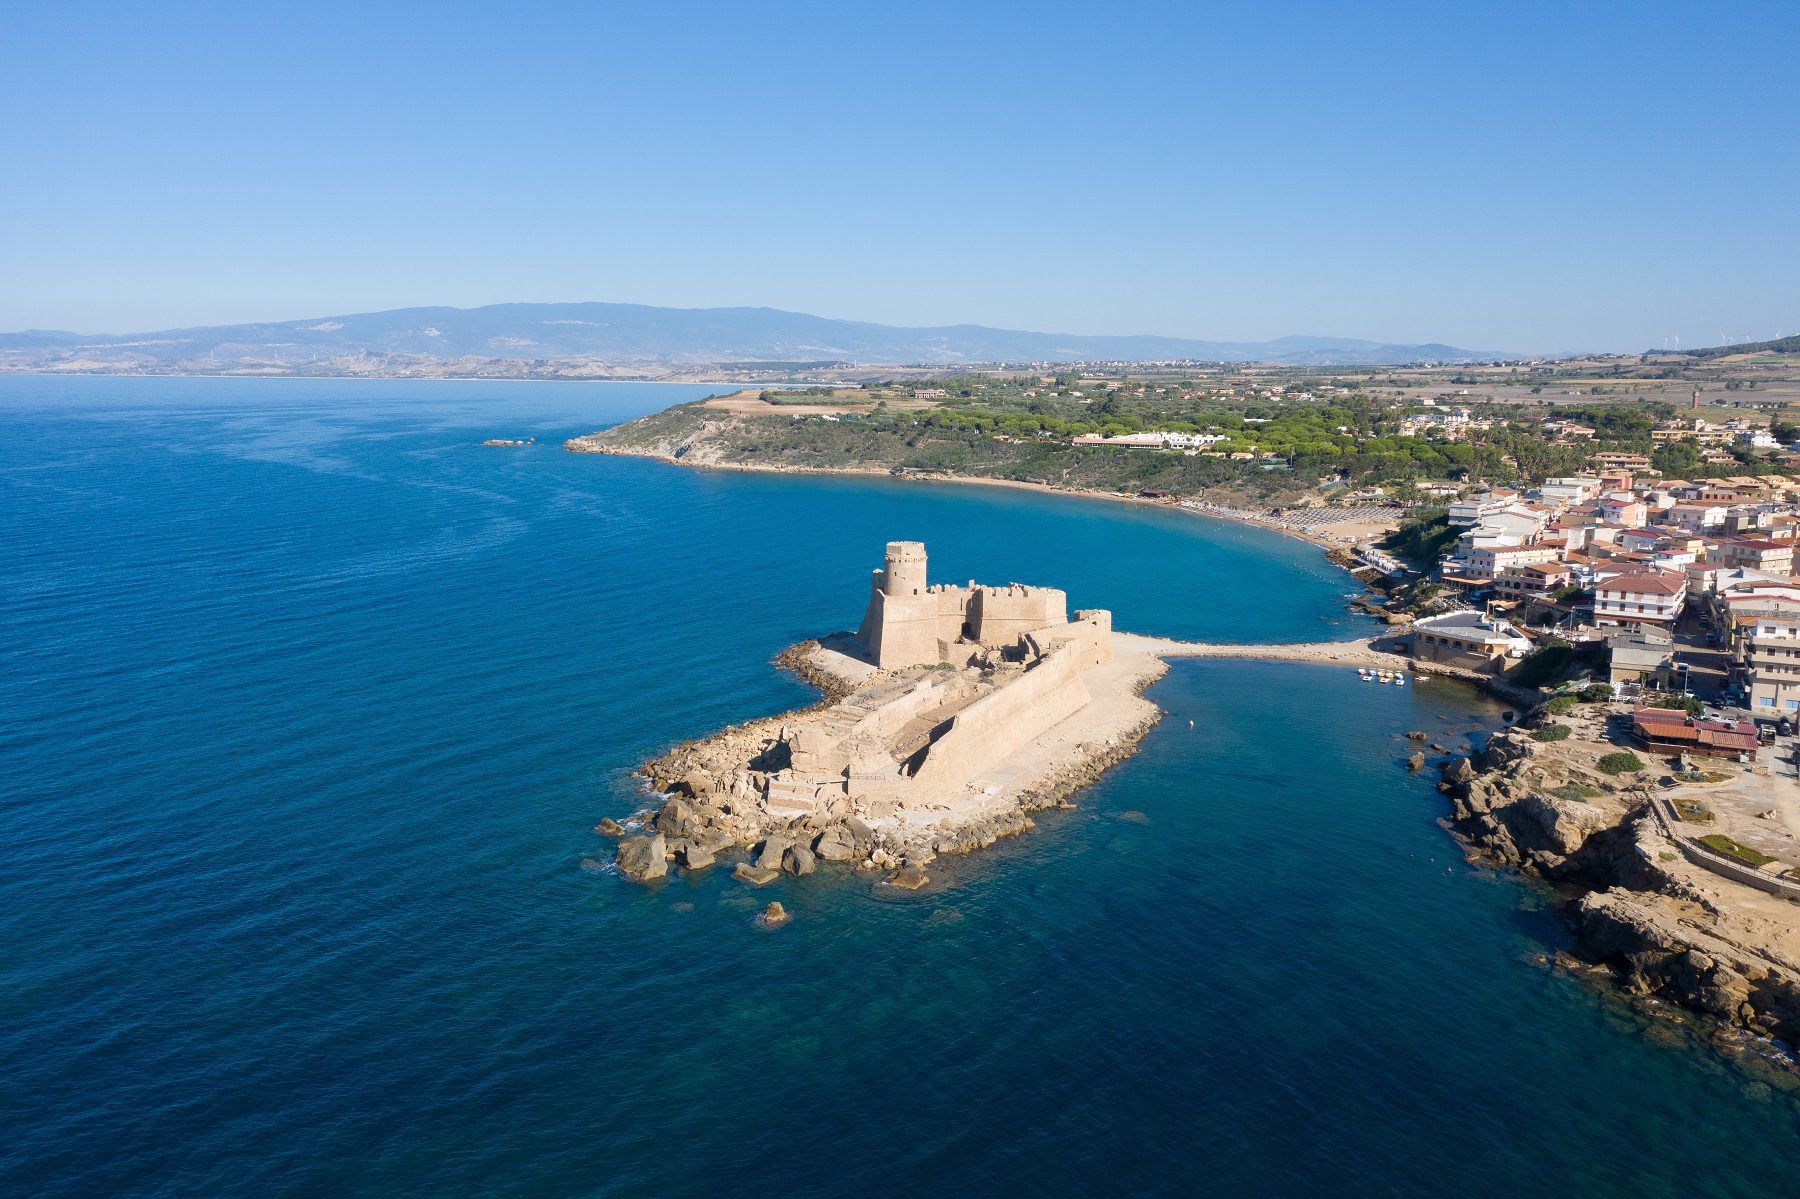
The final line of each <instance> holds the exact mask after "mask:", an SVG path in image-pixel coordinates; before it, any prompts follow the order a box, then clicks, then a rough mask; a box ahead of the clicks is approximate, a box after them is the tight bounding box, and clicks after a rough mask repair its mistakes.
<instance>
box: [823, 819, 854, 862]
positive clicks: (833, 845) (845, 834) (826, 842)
mask: <svg viewBox="0 0 1800 1199" xmlns="http://www.w3.org/2000/svg"><path fill="white" fill-rule="evenodd" d="M813 852H814V853H815V854H817V855H818V856H819V857H821V858H824V859H825V860H826V861H827V862H848V861H851V860H852V859H854V858H856V857H858V856H860V855H858V854H857V852H856V837H855V836H854V835H853V834H852V833H851V832H850V830H849V829H848V828H846V827H844V826H843V825H841V824H834V825H832V826H831V827H830V828H828V829H826V830H825V831H824V832H822V833H820V834H819V836H818V839H817V840H815V841H814V842H813Z"/></svg>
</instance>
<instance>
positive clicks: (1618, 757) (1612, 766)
mask: <svg viewBox="0 0 1800 1199" xmlns="http://www.w3.org/2000/svg"><path fill="white" fill-rule="evenodd" d="M1595 765H1596V766H1598V767H1599V769H1600V773H1602V774H1631V773H1633V772H1635V771H1639V770H1642V769H1643V768H1644V762H1643V759H1642V758H1640V757H1638V756H1637V755H1636V754H1634V753H1632V752H1631V751H1630V750H1627V749H1622V750H1620V751H1618V752H1617V753H1610V754H1607V755H1606V756H1605V757H1604V758H1601V759H1600V761H1599V762H1597V763H1595Z"/></svg>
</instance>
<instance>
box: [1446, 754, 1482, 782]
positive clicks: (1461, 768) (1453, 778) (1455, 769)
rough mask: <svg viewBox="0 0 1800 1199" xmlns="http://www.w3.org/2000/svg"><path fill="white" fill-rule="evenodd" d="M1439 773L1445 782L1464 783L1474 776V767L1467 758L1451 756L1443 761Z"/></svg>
mask: <svg viewBox="0 0 1800 1199" xmlns="http://www.w3.org/2000/svg"><path fill="white" fill-rule="evenodd" d="M1440 774H1441V776H1442V778H1443V780H1444V781H1445V782H1446V783H1466V782H1468V781H1469V780H1470V779H1472V778H1474V777H1475V767H1474V766H1473V765H1471V764H1470V762H1469V759H1467V758H1451V759H1450V760H1449V761H1448V762H1446V763H1444V765H1443V768H1442V770H1441V771H1440Z"/></svg>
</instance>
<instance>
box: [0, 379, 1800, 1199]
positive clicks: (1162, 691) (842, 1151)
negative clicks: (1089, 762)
mask: <svg viewBox="0 0 1800 1199" xmlns="http://www.w3.org/2000/svg"><path fill="white" fill-rule="evenodd" d="M703 390H704V389H697V388H695V389H681V388H666V387H652V386H635V385H601V384H568V385H550V384H519V385H496V384H477V383H443V384H439V383H340V382H298V381H265V380H257V381H249V380H246V381H221V380H123V379H121V380H79V379H24V378H6V379H0V497H3V500H0V549H3V551H4V552H3V553H0V587H3V591H0V703H3V709H0V710H3V711H4V722H3V724H0V793H3V796H4V800H3V806H0V996H3V999H0V1002H3V1003H4V1007H3V1008H0V1016H3V1020H0V1061H3V1062H4V1074H3V1075H0V1130H3V1135H0V1193H5V1194H9V1195H12V1194H18V1195H51V1196H77V1195H80V1196H87V1195H95V1196H98V1195H106V1196H119V1195H131V1196H137V1195H156V1196H184V1197H185V1196H215V1195H225V1196H286V1195H293V1196H300V1195H330V1196H338V1195H358V1196H383V1195H429V1196H463V1195H483V1196H487V1195H502V1196H515V1195H516V1196H564V1195H646V1196H648V1195H710V1194H718V1193H722V1192H726V1191H728V1190H732V1191H735V1190H745V1191H750V1190H755V1191H764V1190H766V1191H769V1192H771V1193H777V1194H784V1195H840V1194H859V1193H870V1192H874V1191H877V1190H912V1189H920V1190H930V1191H933V1192H938V1193H995V1194H1031V1195H1039V1194H1195V1193H1200V1194H1230V1195H1237V1194H1257V1195H1314V1194H1358V1195H1389V1194H1417V1195H1426V1194H1432V1195H1435V1194H1443V1193H1457V1194H1462V1195H1477V1196H1484V1195H1494V1196H1514V1195H1517V1194H1521V1193H1526V1194H1530V1193H1540V1194H1582V1195H1585V1196H1613V1195H1619V1196H1625V1195H1652V1196H1660V1195H1671V1196H1672V1195H1694V1194H1719V1195H1765V1194H1774V1193H1781V1192H1783V1191H1785V1190H1786V1189H1789V1188H1790V1181H1789V1180H1790V1176H1791V1174H1792V1171H1793V1168H1794V1163H1795V1162H1796V1161H1800V1135H1797V1132H1796V1119H1797V1117H1796V1110H1795V1108H1794V1106H1793V1105H1792V1104H1791V1103H1790V1102H1789V1101H1788V1100H1787V1099H1785V1098H1781V1097H1779V1096H1777V1097H1776V1098H1774V1099H1773V1101H1758V1096H1760V1095H1762V1092H1759V1091H1758V1090H1757V1089H1756V1088H1754V1087H1752V1088H1751V1089H1750V1090H1749V1091H1748V1092H1746V1091H1745V1090H1744V1089H1743V1088H1744V1085H1745V1081H1746V1080H1745V1079H1744V1077H1743V1076H1741V1075H1739V1074H1737V1073H1735V1072H1733V1071H1731V1070H1729V1069H1727V1068H1725V1067H1723V1066H1721V1065H1720V1063H1719V1062H1718V1060H1716V1059H1715V1058H1714V1057H1713V1056H1711V1055H1710V1054H1708V1053H1706V1052H1698V1051H1694V1050H1692V1049H1682V1048H1674V1049H1670V1048H1662V1047H1659V1046H1657V1045H1654V1044H1652V1043H1650V1041H1649V1040H1647V1039H1646V1037H1645V1036H1644V1034H1643V1027H1642V1022H1641V1021H1637V1020H1634V1019H1633V1018H1631V1017H1630V1016H1629V1014H1627V1013H1625V1012H1624V1011H1623V1010H1622V1009H1621V1008H1620V1007H1619V1005H1617V1004H1616V1003H1614V1002H1611V1001H1609V1000H1607V999H1606V998H1604V997H1603V996H1600V995H1598V994H1596V993H1595V992H1592V991H1589V990H1588V989H1586V988H1585V987H1583V986H1582V985H1580V984H1577V983H1575V982H1573V981H1571V980H1569V979H1567V978H1565V977H1561V976H1557V975H1553V974H1549V973H1546V972H1544V971H1542V970H1540V969H1538V968H1536V967H1534V966H1531V965H1529V964H1527V962H1526V961H1525V957H1526V955H1527V954H1529V953H1530V952H1532V951H1533V950H1535V949H1539V948H1541V947H1543V946H1544V945H1549V944H1557V943H1560V942H1561V939H1562V938H1563V937H1564V936H1565V932H1564V930H1563V929H1562V928H1561V926H1560V925H1559V923H1558V921H1557V919H1556V918H1555V917H1554V916H1553V915H1552V914H1550V913H1549V912H1548V911H1547V910H1546V907H1545V902H1544V896H1543V895H1541V894H1539V893H1537V892H1535V891H1532V890H1531V889H1529V888H1528V887H1527V886H1525V885H1524V884H1522V883H1520V882H1518V881H1516V880H1514V879H1511V878H1509V877H1506V876H1503V875H1497V874H1493V873H1489V872H1483V871H1477V870H1471V869H1469V868H1467V867H1465V866H1463V865H1462V864H1461V862H1460V859H1459V858H1458V855H1457V854H1456V853H1455V851H1454V849H1453V847H1452V845H1451V843H1450V842H1449V840H1448V839H1447V838H1446V837H1445V835H1444V834H1443V833H1442V832H1441V831H1440V830H1439V829H1438V827H1437V826H1436V825H1435V824H1434V823H1433V821H1434V818H1435V817H1437V816H1438V815H1440V814H1441V811H1442V808H1441V803H1440V799H1439V797H1438V796H1437V794H1436V793H1435V792H1434V791H1433V790H1432V789H1431V786H1430V784H1429V782H1428V781H1426V780H1423V779H1418V778H1409V777H1408V776H1406V774H1405V773H1404V772H1403V771H1402V770H1400V769H1398V768H1397V765H1396V763H1397V762H1398V761H1399V759H1400V758H1401V757H1402V756H1403V754H1404V753H1405V747H1404V743H1403V742H1402V741H1401V740H1400V739H1399V734H1400V733H1402V732H1404V731H1405V730H1406V729H1408V728H1416V727H1425V728H1430V729H1433V730H1434V731H1435V730H1437V729H1446V730H1454V731H1456V732H1459V733H1461V732H1470V731H1476V730H1478V729H1479V728H1482V727H1489V726H1491V725H1492V723H1493V721H1494V719H1495V715H1496V714H1495V712H1494V711H1493V708H1492V706H1491V705H1489V704H1486V703H1485V702H1484V701H1482V700H1480V699H1479V698H1478V697H1476V696H1475V695H1474V694H1473V693H1472V692H1469V691H1467V690H1465V689H1461V688H1458V687H1455V686H1454V685H1450V684H1444V683H1431V684H1427V685H1423V686H1418V687H1414V688H1409V689H1407V690H1405V691H1396V690H1395V689H1393V688H1377V687H1372V686H1370V685H1366V684H1361V683H1359V682H1358V681H1357V680H1356V677H1355V675H1354V673H1353V672H1351V671H1349V670H1347V669H1330V668H1322V667H1308V666H1300V665H1292V664H1279V663H1232V662H1213V663H1186V664H1182V665H1178V666H1177V667H1176V668H1175V669H1174V670H1173V671H1172V672H1171V673H1170V675H1169V676H1168V677H1167V678H1166V679H1165V680H1163V681H1162V682H1161V683H1159V684H1157V685H1156V687H1155V688H1154V690H1153V692H1152V695H1153V697H1154V698H1155V699H1157V700H1158V701H1159V702H1160V703H1161V704H1162V705H1163V706H1164V707H1165V708H1167V709H1168V710H1169V712H1170V714H1171V715H1170V718H1169V719H1168V720H1166V721H1165V722H1164V723H1163V724H1162V725H1160V726H1159V727H1158V729H1157V730H1156V731H1155V732H1154V733H1153V734H1152V735H1151V736H1150V737H1149V739H1148V740H1147V741H1146V743H1145V745H1144V748H1143V751H1142V752H1141V753H1140V754H1139V755H1137V756H1136V757H1134V758H1132V759H1131V760H1129V761H1128V762H1127V763H1125V764H1123V765H1122V766H1120V767H1119V768H1118V769H1116V770H1115V771H1114V772H1113V773H1111V774H1110V775H1109V776H1107V778H1105V779H1104V780H1103V781H1102V782H1101V783H1099V784H1098V785H1097V786H1095V787H1094V788H1092V789H1091V790H1090V791H1089V792H1087V793H1085V794H1084V795H1083V796H1081V797H1080V808H1079V810H1077V811H1075V812H1072V813H1066V814H1047V815H1045V816H1044V817H1042V818H1040V821H1039V825H1040V827H1039V830H1038V831H1037V832H1036V833H1035V834H1033V835H1030V836H1028V837H1024V838H1021V839H1019V840H1016V841H1012V842H1006V843H1002V844H1001V845H1000V846H997V847H995V849H993V850H991V851H989V852H986V853H983V854H977V855H973V856H971V857H968V858H961V859H950V860H944V861H941V862H940V863H939V864H938V865H937V866H936V867H934V868H933V873H934V874H935V875H938V876H939V877H940V878H941V879H942V880H943V885H941V886H934V887H933V888H931V889H929V890H928V891H927V892H925V893H923V894H921V895H920V896H918V897H916V898H908V899H906V900H904V901H892V900H883V899H877V898H876V897H875V895H874V894H873V893H872V892H871V890H870V888H869V886H868V885H867V883H866V881H865V880H859V879H857V878H855V877H852V876H848V875H843V874H836V873H826V872H821V873H820V874H819V875H815V876H813V877H810V878H807V879H804V880H783V881H782V882H780V883H778V884H775V885H774V886H772V887H770V888H769V889H767V890H766V891H759V892H749V891H747V890H746V889H744V888H743V887H742V886H741V885H739V884H736V883H733V882H732V881H731V880H730V879H729V878H728V877H726V876H725V872H724V871H723V870H720V869H715V870H714V871H712V872H709V873H708V874H705V875H703V876H701V877H699V878H697V879H693V880H689V879H681V878H676V879H671V880H668V881H667V882H665V883H664V884H662V885H660V886H656V887H652V888H640V887H635V886H633V885H631V884H628V883H625V882H623V881H621V880H620V879H618V878H617V877H615V876H612V875H609V874H594V873H589V872H586V871H584V870H583V869H581V865H580V864H581V861H582V859H583V858H584V857H587V856H588V855H590V854H594V853H596V852H598V851H600V850H601V849H603V848H604V847H605V843H604V842H603V841H602V840H601V839H599V838H597V837H595V836H594V835H593V834H592V833H591V832H590V831H589V830H590V829H591V827H592V825H593V824H594V822H595V821H596V820H597V819H598V818H599V817H600V816H603V815H609V814H610V815H619V814H622V813H624V812H626V811H628V810H630V808H631V806H632V805H633V803H634V801H635V800H636V798H637V794H636V792H635V790H634V787H633V784H632V782H631V781H630V779H629V777H628V774H629V770H630V768H631V766H632V765H633V764H634V763H636V762H637V761H639V760H641V759H642V758H643V757H645V756H647V755H650V754H652V753H655V752H657V751H658V750H660V749H661V748H663V747H665V746H666V745H668V744H669V743H670V742H672V741H674V740H678V739H680V738H684V737H688V736H693V735H697V734H701V733H705V732H708V731H710V730H712V729H713V728H715V727H717V726H718V725H720V724H722V723H726V722H730V721H737V720H742V719H745V718H748V717H752V716H756V715H761V714H766V713H769V712H773V711H777V710H780V709H782V708H784V707H788V706H792V705H794V704H797V703H801V702H806V701H807V700H808V699H809V697H810V692H809V691H808V690H807V689H806V688H805V687H803V686H801V685H800V684H799V683H797V682H796V681H794V680H793V679H791V678H789V677H786V676H784V675H783V674H781V673H780V672H779V671H777V670H776V669H775V668H774V667H773V666H771V665H770V661H769V660H770V658H771V657H772V656H773V655H774V654H775V653H776V652H778V651H779V650H780V649H781V648H783V647H784V646H785V645H787V644H789V643H791V642H793V641H795V640H797V639H799V638H801V637H805V636H811V635H816V634H818V633H821V632H826V631H830V630H833V629H839V628H844V627H852V626H854V624H855V622H856V620H857V619H858V617H859V616H860V613H861V607H862V603H863V600H864V597H865V595H866V590H867V583H866V572H867V571H868V570H870V569H871V568H873V567H874V566H876V565H878V564H879V559H880V553H881V547H882V544H883V543H884V542H886V541H888V540H890V539H897V538H909V539H920V540H924V541H925V542H927V545H928V548H929V550H930V552H931V555H932V562H933V571H932V573H933V577H934V578H935V579H951V580H960V579H966V578H969V577H976V578H980V579H984V580H993V581H1005V580H1008V579H1018V580H1020V581H1027V582H1042V583H1053V584H1056V585H1059V586H1063V587H1065V588H1066V589H1067V590H1068V592H1069V595H1070V600H1071V604H1072V605H1073V606H1078V607H1079V606H1104V607H1109V608H1111V609H1112V610H1113V611H1114V613H1115V619H1116V623H1117V624H1118V626H1119V627H1121V628H1127V629H1133V630H1138V631H1143V632H1155V633H1164V634H1171V635H1176V636H1183V637H1201V638H1209V639H1232V640H1290V639H1307V640H1313V639H1318V638H1320V637H1323V636H1333V637H1337V636H1348V635H1350V634H1351V633H1352V632H1355V631H1357V630H1359V629H1360V628H1362V627H1363V626H1362V625H1359V624H1357V623H1356V622H1355V620H1354V619H1353V618H1351V617H1349V616H1347V615H1346V614H1345V613H1344V611H1343V608H1342V605H1341V602H1340V601H1339V596H1340V595H1341V593H1342V592H1344V591H1345V590H1347V589H1348V588H1347V580H1346V579H1345V577H1344V576H1343V575H1342V574H1340V573H1338V572H1337V571H1335V570H1333V569H1331V568H1330V567H1328V566H1327V565H1326V564H1325V563H1324V562H1323V561H1322V560H1321V559H1320V558H1319V557H1318V555H1316V554H1315V553H1314V552H1313V551H1311V550H1309V549H1307V548H1306V547H1304V546H1301V545H1299V544H1298V543H1296V542H1293V541H1288V540H1284V539H1280V538H1278V537H1276V536H1274V535H1272V534H1268V533H1265V532H1263V531H1260V530H1254V529H1246V528H1242V527H1238V526H1232V525H1225V524H1219V523H1214V522H1209V521H1205V520H1201V519H1197V518H1193V517H1190V516H1185V515H1182V514H1178V513H1170V512H1165V511H1158V510H1146V509H1139V508H1134V507H1129V506H1125V505H1115V504H1107V503H1103V502H1094V501H1084V500H1076V499H1071V498H1067V497H1058V496H1040V495H1035V494H1030V493H1024V492H1018V491H1011V490H1003V489H997V488H983V487H974V486H943V485H935V486H934V485H919V484H900V483H890V482H885V481H876V480H860V479H858V480H842V479H818V478H781V477H759V476H754V475H741V474H724V473H720V474H712V473H702V472H694V471H688V470H683V469H679V468H675V467H668V466H663V465H659V464H655V463H649V462H642V461H636V460H630V459H619V458H607V457H599V456H589V455H572V454H567V453H564V452H563V451H562V450H561V449H560V448H559V443H560V441H561V440H562V439H563V438H564V437H566V436H569V435H571V434H575V433H583V432H588V431H591V430H592V429H595V428H598V427H601V426H603V425H605V424H608V423H611V422H613V421H615V420H619V419H623V418H625V417H627V416H630V415H633V414H636V413H640V412H644V411H648V410H651V409H654V408H657V407H661V406H662V405H664V404H667V403H670V402H672V401H674V400H676V399H681V398H688V397H689V396H691V395H697V394H701V393H702V392H703ZM526 435H536V436H537V437H538V438H539V441H540V444H539V445H537V446H535V447H532V448H529V449H522V450H512V449H493V448H483V447H481V446H479V445H478V444H477V443H478V442H479V441H481V440H482V439H483V438H486V437H495V436H506V437H511V436H526ZM1441 717H1450V718H1452V719H1441ZM1189 720H1192V721H1194V722H1195V725H1194V727H1193V728H1191V729H1190V727H1189V725H1188V721H1189ZM1126 811H1134V812H1140V813H1142V814H1143V815H1144V816H1145V817H1146V818H1147V819H1146V820H1144V821H1139V820H1136V819H1124V818H1121V816H1120V813H1122V812H1126ZM771 898H779V899H780V900H781V901H782V902H783V903H784V904H785V905H786V906H788V907H789V908H790V909H791V910H793V911H794V913H795V916H796V918H795V920H794V921H793V923H792V924H791V925H789V926H788V927H785V928H782V929H779V930H773V931H766V930H762V929H760V928H758V927H757V926H756V925H755V923H754V922H753V919H752V917H753V914H754V912H755V911H756V910H757V909H758V908H760V906H761V905H762V904H764V903H766V902H767V901H768V900H769V899H771Z"/></svg>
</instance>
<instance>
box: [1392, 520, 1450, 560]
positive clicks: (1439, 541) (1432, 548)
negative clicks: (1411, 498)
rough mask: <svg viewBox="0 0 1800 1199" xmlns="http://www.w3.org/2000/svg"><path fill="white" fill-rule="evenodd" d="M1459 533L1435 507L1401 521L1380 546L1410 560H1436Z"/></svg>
mask: <svg viewBox="0 0 1800 1199" xmlns="http://www.w3.org/2000/svg"><path fill="white" fill-rule="evenodd" d="M1461 532H1462V530H1461V529H1459V528H1457V527H1456V526H1454V525H1452V524H1451V523H1450V514H1449V513H1448V512H1447V511H1445V510H1444V509H1442V508H1435V509H1431V510H1429V511H1426V512H1421V513H1419V514H1418V515H1416V516H1412V517H1409V518H1408V519H1406V520H1404V521H1402V522H1401V523H1400V527H1399V528H1398V529H1396V530H1394V531H1393V532H1392V533H1390V534H1388V536H1387V537H1386V538H1384V539H1383V540H1382V542H1381V548H1382V549H1384V550H1387V551H1388V552H1389V553H1391V554H1396V555H1398V556H1399V557H1402V558H1405V559H1407V560H1408V561H1410V562H1414V563H1419V562H1436V561H1437V560H1438V559H1439V558H1441V557H1443V556H1444V551H1446V550H1448V549H1449V548H1450V547H1451V546H1452V545H1454V544H1455V543H1456V538H1457V536H1458V535H1459V534H1460V533H1461Z"/></svg>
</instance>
